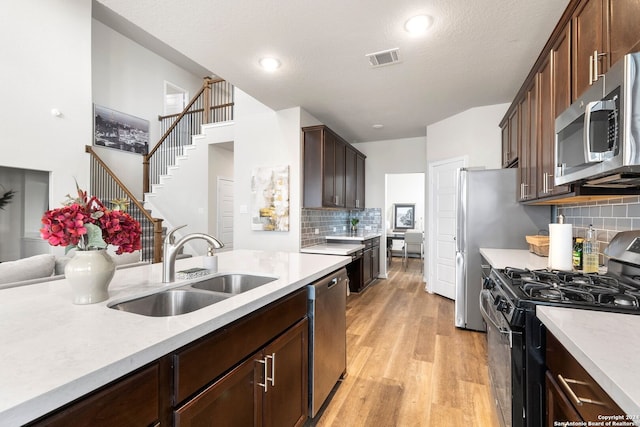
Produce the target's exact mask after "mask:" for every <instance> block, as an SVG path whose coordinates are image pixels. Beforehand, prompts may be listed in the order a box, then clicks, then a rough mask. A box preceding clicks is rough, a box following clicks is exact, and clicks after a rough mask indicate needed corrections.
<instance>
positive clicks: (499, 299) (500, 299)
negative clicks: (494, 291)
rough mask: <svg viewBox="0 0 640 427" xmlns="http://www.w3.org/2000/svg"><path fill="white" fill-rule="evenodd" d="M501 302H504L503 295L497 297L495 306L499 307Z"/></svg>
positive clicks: (494, 302) (494, 301)
mask: <svg viewBox="0 0 640 427" xmlns="http://www.w3.org/2000/svg"><path fill="white" fill-rule="evenodd" d="M501 302H504V301H503V298H502V295H496V298H495V299H494V300H493V305H495V306H496V307H499V306H500V303H501Z"/></svg>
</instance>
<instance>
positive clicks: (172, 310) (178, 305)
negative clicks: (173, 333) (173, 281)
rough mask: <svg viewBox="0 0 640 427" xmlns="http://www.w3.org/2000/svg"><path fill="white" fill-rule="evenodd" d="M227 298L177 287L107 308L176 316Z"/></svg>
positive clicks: (149, 314)
mask: <svg viewBox="0 0 640 427" xmlns="http://www.w3.org/2000/svg"><path fill="white" fill-rule="evenodd" d="M227 298H229V295H222V294H214V293H209V292H202V291H196V290H190V289H182V288H179V289H169V290H167V291H162V292H158V293H156V294H152V295H147V296H144V297H140V298H136V299H132V300H129V301H124V302H121V303H118V304H114V305H112V306H111V305H110V306H109V308H112V309H114V310H121V311H127V312H129V313H136V314H141V315H143V316H151V317H165V316H177V315H179V314H185V313H190V312H192V311H196V310H199V309H201V308H204V307H206V306H209V305H211V304H215V303H217V302H220V301H223V300H225V299H227Z"/></svg>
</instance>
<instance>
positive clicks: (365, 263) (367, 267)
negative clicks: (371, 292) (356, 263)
mask: <svg viewBox="0 0 640 427" xmlns="http://www.w3.org/2000/svg"><path fill="white" fill-rule="evenodd" d="M362 283H363V285H364V286H367V285H368V284H369V283H371V248H369V249H365V251H364V254H363V255H362Z"/></svg>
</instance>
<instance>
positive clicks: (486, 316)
mask: <svg viewBox="0 0 640 427" xmlns="http://www.w3.org/2000/svg"><path fill="white" fill-rule="evenodd" d="M484 295H487V297H486V298H490V295H491V294H490V292H489V291H488V290H486V289H483V290H481V291H480V298H479V301H478V302H479V305H480V313H481V314H482V317H484V319H485V320H486V321H488V322H490V323H491V324H492V325H493V327H494V328H496V329H497V330H498V332H500V333H501V334H503V335H509V347H512V346H513V343H512V341H511V330H510V329H505V328H503V327H501V326H500V325H498V324H497V323H496V322H495V320H493V318H492V317H491V316H489V313H487V310H485V308H484V305H483V304H482V300H483V299H484V298H483V296H484Z"/></svg>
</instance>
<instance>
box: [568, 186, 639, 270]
mask: <svg viewBox="0 0 640 427" xmlns="http://www.w3.org/2000/svg"><path fill="white" fill-rule="evenodd" d="M560 214H562V215H564V217H565V223H568V224H572V225H573V236H574V237H585V236H586V232H587V229H588V228H589V224H593V228H594V229H595V230H596V236H597V239H598V248H599V250H598V251H599V252H600V254H602V251H603V250H604V249H605V248H606V247H607V246H608V245H609V242H610V241H611V239H612V238H613V236H615V235H616V234H617V233H618V232H619V231H626V230H634V229H640V196H632V197H623V198H618V199H609V200H603V201H598V202H585V203H579V204H575V205H562V206H558V215H560ZM603 262H604V259H603V256H602V255H600V263H601V264H602V263H603Z"/></svg>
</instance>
